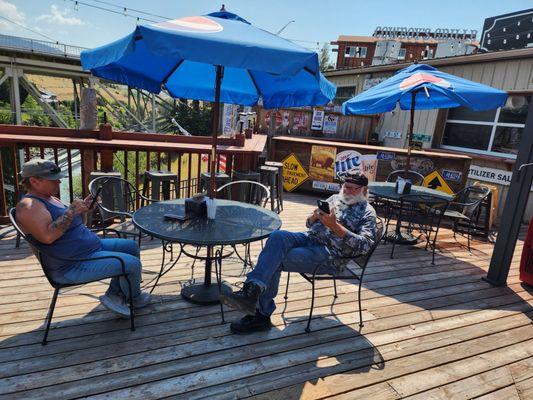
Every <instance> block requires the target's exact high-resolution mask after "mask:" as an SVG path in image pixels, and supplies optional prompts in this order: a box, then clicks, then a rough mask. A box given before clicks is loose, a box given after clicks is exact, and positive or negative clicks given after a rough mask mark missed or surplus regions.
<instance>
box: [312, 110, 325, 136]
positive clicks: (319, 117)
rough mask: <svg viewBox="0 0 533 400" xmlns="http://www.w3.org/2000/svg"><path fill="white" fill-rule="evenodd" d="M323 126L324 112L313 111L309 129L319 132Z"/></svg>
mask: <svg viewBox="0 0 533 400" xmlns="http://www.w3.org/2000/svg"><path fill="white" fill-rule="evenodd" d="M323 125H324V110H317V109H314V110H313V119H312V120H311V129H312V130H314V131H321V130H322V126H323Z"/></svg>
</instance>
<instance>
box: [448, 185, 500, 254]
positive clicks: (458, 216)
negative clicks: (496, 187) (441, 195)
mask: <svg viewBox="0 0 533 400" xmlns="http://www.w3.org/2000/svg"><path fill="white" fill-rule="evenodd" d="M490 194H491V190H490V188H489V187H487V186H483V185H476V186H467V187H465V188H464V189H463V190H461V191H459V192H457V193H456V194H455V197H454V199H453V200H452V201H451V202H450V206H449V207H448V209H447V210H446V212H445V213H444V217H445V218H446V219H449V220H451V221H452V222H453V236H454V238H455V237H456V236H455V235H456V233H457V232H459V233H464V230H463V229H464V228H466V234H467V238H468V251H470V239H471V237H472V228H473V227H474V224H475V223H476V222H477V221H478V219H479V216H480V210H481V204H482V203H483V201H484V200H485V199H486V198H487V197H488V196H489V195H490Z"/></svg>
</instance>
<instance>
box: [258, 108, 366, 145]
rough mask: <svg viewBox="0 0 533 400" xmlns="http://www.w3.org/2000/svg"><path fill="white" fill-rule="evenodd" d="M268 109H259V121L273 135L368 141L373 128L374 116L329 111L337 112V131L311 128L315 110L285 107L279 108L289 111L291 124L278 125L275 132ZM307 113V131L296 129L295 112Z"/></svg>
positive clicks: (358, 141) (263, 128)
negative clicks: (329, 131) (271, 125)
mask: <svg viewBox="0 0 533 400" xmlns="http://www.w3.org/2000/svg"><path fill="white" fill-rule="evenodd" d="M267 112H268V110H264V109H261V110H259V115H258V118H259V121H260V124H261V125H262V127H261V129H262V130H264V131H265V132H269V134H272V135H290V136H303V137H312V138H329V139H338V140H347V141H352V142H357V143H366V138H367V135H369V133H371V132H370V131H371V128H372V118H371V117H370V116H365V115H358V116H355V117H352V116H345V115H340V114H338V113H334V112H328V111H326V115H327V114H337V115H338V116H339V120H338V123H337V132H336V133H334V134H332V133H324V132H322V131H314V130H311V120H312V117H313V111H312V110H308V109H285V110H279V112H281V113H283V112H288V113H289V125H288V126H287V127H278V128H277V129H276V130H275V132H273V131H272V130H271V129H270V128H269V124H270V121H269V120H267V119H266V113H267ZM300 112H302V113H305V114H307V116H308V118H307V120H308V123H307V127H306V130H305V131H296V130H294V128H293V117H294V114H295V113H300Z"/></svg>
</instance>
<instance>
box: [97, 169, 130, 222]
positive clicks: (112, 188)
mask: <svg viewBox="0 0 533 400" xmlns="http://www.w3.org/2000/svg"><path fill="white" fill-rule="evenodd" d="M100 188H101V192H100V195H99V197H100V199H101V201H99V202H98V208H99V209H100V211H103V214H104V215H105V216H106V217H107V216H109V217H111V216H117V215H122V216H126V217H131V215H132V214H133V212H134V211H135V206H136V204H135V202H136V199H137V198H138V197H139V196H140V193H139V192H138V190H137V189H135V187H134V186H133V185H132V184H131V183H130V182H128V181H127V180H125V179H122V178H119V177H115V176H111V177H99V178H95V179H93V180H92V181H91V182H89V193H91V195H93V196H95V195H96V193H97V192H98V190H99V189H100Z"/></svg>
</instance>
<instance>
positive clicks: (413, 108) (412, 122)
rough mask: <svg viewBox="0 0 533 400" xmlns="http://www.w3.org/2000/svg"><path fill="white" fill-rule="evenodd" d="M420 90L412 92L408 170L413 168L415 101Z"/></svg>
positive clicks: (408, 136)
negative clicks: (412, 144)
mask: <svg viewBox="0 0 533 400" xmlns="http://www.w3.org/2000/svg"><path fill="white" fill-rule="evenodd" d="M417 92H418V90H415V91H414V92H411V122H410V123H409V130H408V132H407V163H406V166H405V169H406V170H409V169H410V168H411V140H412V138H413V126H414V124H415V103H416V93H417Z"/></svg>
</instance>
